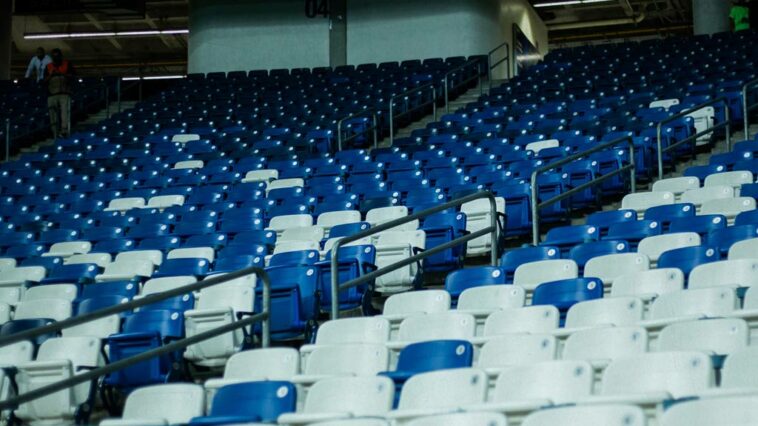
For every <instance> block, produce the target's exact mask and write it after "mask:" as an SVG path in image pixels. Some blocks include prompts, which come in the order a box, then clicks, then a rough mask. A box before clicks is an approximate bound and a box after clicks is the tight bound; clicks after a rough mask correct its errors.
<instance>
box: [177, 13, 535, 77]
mask: <svg viewBox="0 0 758 426" xmlns="http://www.w3.org/2000/svg"><path fill="white" fill-rule="evenodd" d="M190 6H191V7H190V37H189V72H211V71H232V70H249V69H261V68H267V69H271V68H295V67H317V66H328V65H329V21H328V19H324V18H321V17H319V18H314V19H309V18H306V17H305V13H304V2H303V0H276V1H264V0H191V1H190ZM513 23H516V24H518V25H519V27H520V28H521V30H522V31H523V32H524V33H525V34H526V35H527V37H528V38H529V39H530V40H531V41H532V43H533V44H534V45H535V46H537V47H538V48H539V50H540V52H541V53H546V52H547V48H548V43H547V28H546V27H545V25H544V23H543V22H542V21H541V20H540V18H539V17H538V16H537V14H536V13H535V12H534V10H533V9H532V8H531V6H529V4H528V1H526V0H435V1H434V3H433V4H430V3H429V1H426V0H349V1H348V2H347V62H348V63H349V64H361V63H367V62H385V61H402V60H406V59H424V58H432V57H449V56H460V55H463V56H470V55H479V54H485V53H487V52H488V51H489V50H490V49H492V48H494V47H495V46H497V45H499V44H500V43H502V42H503V41H508V42H509V44H510V45H511V46H512V40H511V39H512V24H513ZM499 55H501V56H499V57H502V55H504V53H502V52H501V53H499ZM499 71H500V72H499V73H498V75H502V74H504V72H505V70H504V68H502V67H501V69H500V70H499Z"/></svg>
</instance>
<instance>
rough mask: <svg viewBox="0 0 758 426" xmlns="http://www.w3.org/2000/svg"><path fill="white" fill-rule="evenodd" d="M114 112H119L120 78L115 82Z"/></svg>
mask: <svg viewBox="0 0 758 426" xmlns="http://www.w3.org/2000/svg"><path fill="white" fill-rule="evenodd" d="M116 112H121V78H120V77H119V79H118V80H116Z"/></svg>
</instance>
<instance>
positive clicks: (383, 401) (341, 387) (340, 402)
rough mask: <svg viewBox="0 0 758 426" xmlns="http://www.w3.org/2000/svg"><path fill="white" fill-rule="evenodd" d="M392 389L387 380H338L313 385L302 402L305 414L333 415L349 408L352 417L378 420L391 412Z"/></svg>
mask: <svg viewBox="0 0 758 426" xmlns="http://www.w3.org/2000/svg"><path fill="white" fill-rule="evenodd" d="M394 390H395V386H394V384H393V383H392V380H390V379H389V378H387V377H382V376H376V377H339V378H333V379H324V380H319V381H318V382H316V383H315V384H314V385H313V386H312V387H311V388H310V389H309V390H308V395H307V397H306V399H305V406H304V408H303V412H305V413H335V412H342V411H343V410H344V409H345V407H350V413H351V414H352V415H353V416H356V417H361V416H377V417H381V416H383V415H384V414H386V413H387V412H388V411H390V410H391V409H392V401H393V398H394V394H395V392H394Z"/></svg>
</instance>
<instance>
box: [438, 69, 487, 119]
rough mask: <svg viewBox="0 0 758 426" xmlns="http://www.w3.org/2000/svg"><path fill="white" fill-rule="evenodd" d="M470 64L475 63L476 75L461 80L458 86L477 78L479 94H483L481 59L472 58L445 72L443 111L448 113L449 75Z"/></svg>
mask: <svg viewBox="0 0 758 426" xmlns="http://www.w3.org/2000/svg"><path fill="white" fill-rule="evenodd" d="M471 65H476V69H477V73H476V76H474V77H471V78H468V79H466V80H464V81H463V82H461V84H459V85H458V86H455V87H459V86H462V85H464V84H466V83H468V82H470V81H474V80H478V81H479V94H480V95H481V94H483V93H484V92H483V88H482V61H481V60H479V59H472V60H470V61H468V62H466V63H463V64H461V65H458V66H457V67H455V68H453V69H451V70H450V71H448V72H446V73H445V112H446V113H450V94H449V93H450V87H449V86H450V76H451V75H453V74H455V73H456V72H458V71H460V70H462V69H464V68H467V67H469V66H471Z"/></svg>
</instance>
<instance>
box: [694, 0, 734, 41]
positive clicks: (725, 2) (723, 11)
mask: <svg viewBox="0 0 758 426" xmlns="http://www.w3.org/2000/svg"><path fill="white" fill-rule="evenodd" d="M730 8H731V1H730V0H692V20H693V27H694V30H695V35H701V34H713V33H718V32H723V31H729V10H730Z"/></svg>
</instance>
